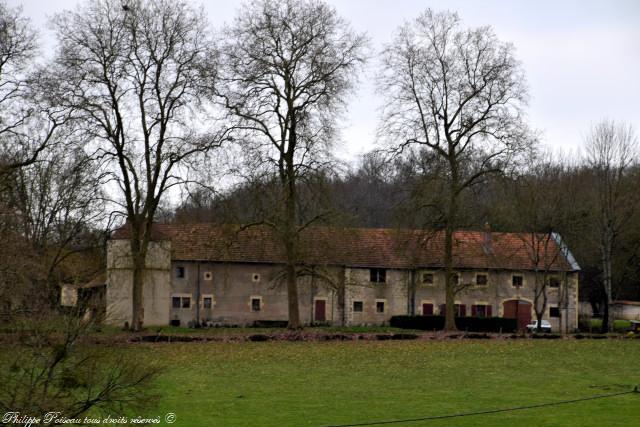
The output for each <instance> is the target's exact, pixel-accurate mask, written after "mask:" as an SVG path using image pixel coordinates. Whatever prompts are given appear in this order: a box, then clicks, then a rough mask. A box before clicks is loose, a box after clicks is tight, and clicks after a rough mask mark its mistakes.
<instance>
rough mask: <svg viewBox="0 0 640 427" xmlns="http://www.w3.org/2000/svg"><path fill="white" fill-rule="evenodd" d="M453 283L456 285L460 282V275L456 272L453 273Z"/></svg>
mask: <svg viewBox="0 0 640 427" xmlns="http://www.w3.org/2000/svg"><path fill="white" fill-rule="evenodd" d="M451 283H453V284H454V285H457V284H458V283H460V276H459V275H458V273H454V274H452V275H451Z"/></svg>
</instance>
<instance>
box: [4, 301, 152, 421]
mask: <svg viewBox="0 0 640 427" xmlns="http://www.w3.org/2000/svg"><path fill="white" fill-rule="evenodd" d="M80 314H81V313H80ZM94 326H95V325H94V324H93V323H92V322H91V321H85V320H83V319H82V316H80V315H78V313H74V314H70V315H66V316H59V315H52V314H51V313H49V312H39V311H34V312H33V313H32V314H30V315H29V316H25V317H24V318H23V319H21V321H19V322H14V323H13V324H12V328H13V329H12V333H11V334H5V337H4V340H3V346H5V348H6V349H7V352H6V358H5V360H4V361H3V363H2V366H1V367H0V381H2V384H3V387H2V388H1V389H0V410H1V411H2V412H3V413H4V416H3V417H4V418H3V422H4V423H7V424H9V425H16V426H18V425H24V422H20V418H24V417H25V416H31V417H34V418H40V419H42V418H43V417H44V416H46V415H45V414H50V415H51V414H55V415H56V416H55V418H59V419H62V418H71V419H80V423H82V420H83V415H86V414H88V413H94V414H95V413H96V412H97V411H102V412H103V413H107V414H108V413H109V412H112V411H115V412H118V413H122V412H123V411H127V410H132V409H137V410H141V409H146V408H147V407H149V406H151V405H152V404H153V401H154V400H155V399H154V398H155V396H153V394H152V393H151V392H150V385H151V382H152V381H153V379H154V378H155V377H156V375H157V373H158V372H159V369H158V367H156V366H155V365H154V364H149V363H148V362H144V361H140V360H135V359H133V358H131V357H127V356H126V355H125V354H123V353H121V352H119V351H114V350H109V349H104V348H95V347H94V348H92V347H91V346H87V345H85V344H86V343H85V342H83V339H84V338H85V337H86V335H87V333H89V332H90V331H91V330H92V329H93V327H94ZM14 415H15V417H14ZM45 423H46V424H48V425H59V424H60V423H55V422H51V423H49V422H48V421H47V422H45ZM76 424H78V423H77V422H76Z"/></svg>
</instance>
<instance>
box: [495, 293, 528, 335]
mask: <svg viewBox="0 0 640 427" xmlns="http://www.w3.org/2000/svg"><path fill="white" fill-rule="evenodd" d="M502 306H503V308H504V310H503V313H504V314H503V317H506V318H508V319H518V330H520V329H524V328H526V327H527V325H528V324H529V323H530V322H531V303H530V302H529V301H524V300H517V299H512V300H508V301H505V302H504V303H502Z"/></svg>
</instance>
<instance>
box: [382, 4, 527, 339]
mask: <svg viewBox="0 0 640 427" xmlns="http://www.w3.org/2000/svg"><path fill="white" fill-rule="evenodd" d="M382 56H383V71H382V72H381V74H380V76H379V79H378V89H379V91H380V93H381V94H382V95H383V96H384V99H385V104H384V108H383V117H382V125H381V127H380V131H379V132H380V136H381V137H382V138H383V139H386V140H388V141H390V142H391V143H392V144H394V146H395V151H396V152H399V153H401V152H402V151H403V149H405V148H407V147H410V146H414V145H418V146H421V147H424V148H426V149H429V150H432V151H433V152H434V153H435V154H436V156H437V157H438V158H439V159H440V162H439V163H440V164H442V165H443V166H444V170H443V179H445V180H446V182H447V185H446V194H445V195H444V199H445V206H443V207H442V209H443V211H444V232H445V248H444V264H445V265H444V267H445V273H446V324H445V328H446V329H447V330H455V317H454V297H455V294H456V292H457V291H458V290H457V289H456V286H455V285H454V283H453V280H452V275H453V272H452V267H453V258H452V252H453V246H454V241H453V240H454V239H453V234H454V230H455V229H456V228H457V227H458V226H459V224H458V217H459V214H460V212H459V199H460V197H461V195H462V194H463V193H464V192H465V191H466V190H467V189H469V188H471V187H472V186H474V185H475V184H477V183H478V182H480V181H481V180H482V179H483V178H484V177H485V176H486V175H487V174H490V173H496V172H500V171H503V170H504V169H505V168H506V167H507V166H508V165H509V164H510V163H511V162H512V161H513V160H514V158H515V156H517V155H518V154H520V153H522V152H523V151H524V150H527V149H528V148H529V147H530V146H531V144H532V139H531V137H530V135H529V132H528V129H527V126H526V125H525V123H524V118H523V113H522V107H523V106H524V105H525V104H526V96H527V90H526V85H525V79H524V74H523V71H522V69H521V66H520V63H519V62H518V61H517V60H516V59H515V57H514V54H513V46H512V45H510V44H507V43H502V42H500V41H499V40H498V39H497V38H496V36H495V34H494V33H493V31H492V30H491V28H490V27H480V28H475V29H462V28H460V19H459V18H458V15H457V14H455V13H450V12H442V13H436V12H433V11H432V10H427V11H426V12H424V13H423V14H421V15H420V16H419V17H418V18H417V19H415V20H414V21H413V22H410V23H407V24H405V25H403V26H402V27H401V28H400V29H399V31H398V34H397V35H396V37H395V39H394V41H393V42H392V43H390V44H389V45H388V46H387V47H386V48H385V49H384V51H383V54H382Z"/></svg>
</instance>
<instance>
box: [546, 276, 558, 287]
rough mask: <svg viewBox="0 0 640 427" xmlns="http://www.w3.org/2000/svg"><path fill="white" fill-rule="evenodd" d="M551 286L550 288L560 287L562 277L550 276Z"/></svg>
mask: <svg viewBox="0 0 640 427" xmlns="http://www.w3.org/2000/svg"><path fill="white" fill-rule="evenodd" d="M548 283H549V287H550V288H559V287H560V279H558V277H556V276H551V277H549V281H548Z"/></svg>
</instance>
